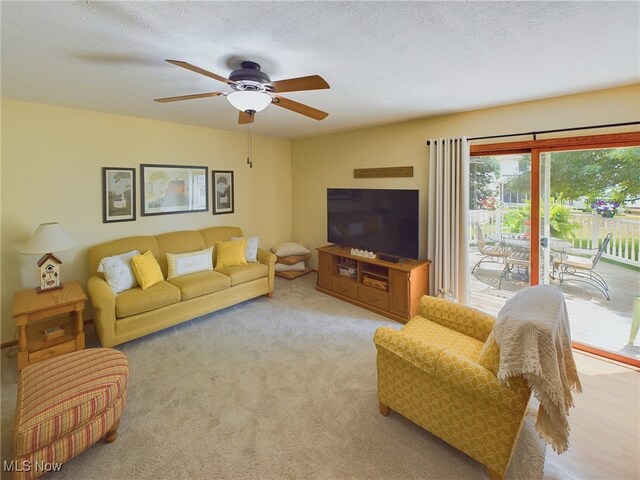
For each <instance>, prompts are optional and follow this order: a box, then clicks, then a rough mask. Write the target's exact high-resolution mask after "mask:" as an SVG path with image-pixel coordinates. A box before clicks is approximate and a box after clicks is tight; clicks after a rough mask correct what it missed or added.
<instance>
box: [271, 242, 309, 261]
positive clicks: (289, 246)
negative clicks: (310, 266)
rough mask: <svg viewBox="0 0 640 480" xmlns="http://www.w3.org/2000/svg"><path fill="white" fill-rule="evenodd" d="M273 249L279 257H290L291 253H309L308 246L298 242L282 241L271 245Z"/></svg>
mask: <svg viewBox="0 0 640 480" xmlns="http://www.w3.org/2000/svg"><path fill="white" fill-rule="evenodd" d="M271 251H272V252H273V253H275V254H276V255H277V256H279V257H288V256H289V255H306V254H307V253H309V250H307V247H305V246H304V245H301V244H299V243H296V242H282V243H278V244H276V245H274V246H273V247H271Z"/></svg>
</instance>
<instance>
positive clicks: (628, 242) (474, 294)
mask: <svg viewBox="0 0 640 480" xmlns="http://www.w3.org/2000/svg"><path fill="white" fill-rule="evenodd" d="M639 145H640V134H638V133H630V134H612V135H597V136H587V137H572V138H563V139H554V140H533V141H527V142H510V143H503V144H491V145H479V146H475V145H472V146H471V160H470V161H471V164H470V169H469V170H470V182H469V183H470V202H469V218H470V226H469V231H470V239H469V250H468V251H469V267H470V268H469V275H470V303H471V305H473V306H475V307H476V308H479V309H481V310H484V311H486V312H488V313H491V314H494V315H495V314H497V313H498V311H499V310H500V309H501V308H502V306H503V305H504V302H505V301H506V300H508V299H509V298H511V297H512V296H513V295H514V294H515V293H516V292H518V291H520V290H521V289H522V288H525V287H526V286H529V285H537V284H549V285H554V286H556V287H558V288H559V289H561V290H562V292H563V294H564V297H565V300H566V302H567V308H568V311H569V318H570V322H571V329H572V338H573V340H574V346H575V347H576V348H580V349H583V350H587V351H591V352H593V353H597V354H599V355H603V356H606V357H609V358H613V359H616V360H620V361H624V362H626V363H631V364H634V365H638V366H640V332H639V331H638V330H640V259H639V255H640V253H639V251H640V146H639Z"/></svg>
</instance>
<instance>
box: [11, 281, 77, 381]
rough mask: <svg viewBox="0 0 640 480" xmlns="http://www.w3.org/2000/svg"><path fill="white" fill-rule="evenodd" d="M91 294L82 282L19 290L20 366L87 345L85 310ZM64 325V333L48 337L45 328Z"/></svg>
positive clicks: (16, 310)
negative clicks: (42, 290) (85, 290)
mask: <svg viewBox="0 0 640 480" xmlns="http://www.w3.org/2000/svg"><path fill="white" fill-rule="evenodd" d="M86 300H87V296H86V295H85V293H84V290H82V287H81V286H80V284H79V283H78V282H67V283H65V284H64V285H63V288H62V289H59V290H53V291H51V292H45V293H37V292H36V290H35V288H32V289H30V290H23V291H20V292H16V293H15V295H14V297H13V316H14V318H15V319H16V323H17V324H18V369H19V370H22V369H23V368H24V367H26V366H27V365H29V364H32V363H36V362H39V361H41V360H45V359H47V358H51V357H54V356H56V355H61V354H63V353H69V352H74V351H76V350H82V349H83V348H84V329H83V323H82V311H83V310H84V302H85V301H86ZM52 327H62V328H63V329H64V334H63V335H62V336H59V337H57V338H52V339H50V340H45V338H44V332H45V330H47V329H49V328H52Z"/></svg>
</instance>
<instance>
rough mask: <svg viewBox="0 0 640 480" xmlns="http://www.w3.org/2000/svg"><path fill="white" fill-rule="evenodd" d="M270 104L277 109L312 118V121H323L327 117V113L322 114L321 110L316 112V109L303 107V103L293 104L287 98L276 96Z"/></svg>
mask: <svg viewBox="0 0 640 480" xmlns="http://www.w3.org/2000/svg"><path fill="white" fill-rule="evenodd" d="M271 103H273V104H274V105H277V106H278V107H282V108H286V109H287V110H291V111H292V112H296V113H300V114H302V115H306V116H307V117H310V118H313V119H314V120H323V119H325V118H327V117H328V116H329V114H328V113H327V112H323V111H322V110H318V109H317V108H313V107H310V106H309V105H305V104H303V103H298V102H294V101H293V100H289V99H288V98H284V97H280V96H278V95H276V96H275V97H274V98H273V100H272V101H271Z"/></svg>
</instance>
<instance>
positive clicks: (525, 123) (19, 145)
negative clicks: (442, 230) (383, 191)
mask: <svg viewBox="0 0 640 480" xmlns="http://www.w3.org/2000/svg"><path fill="white" fill-rule="evenodd" d="M1 108H2V115H1V122H2V123H1V126H2V136H1V157H0V162H1V164H0V165H1V170H2V172H1V176H0V182H1V184H0V185H1V187H2V191H1V195H0V205H1V207H2V209H1V221H0V241H1V246H0V250H1V255H0V272H1V276H0V283H1V285H0V288H1V296H0V300H1V303H2V305H1V307H2V308H1V315H2V318H1V327H2V328H1V339H0V340H1V342H2V343H5V342H8V341H10V340H12V339H13V336H14V332H15V322H14V320H13V318H12V317H11V304H12V297H13V292H14V291H16V290H20V289H24V288H31V287H33V286H35V285H36V284H37V272H36V267H35V262H36V260H37V256H33V255H21V254H20V253H19V246H20V245H21V244H22V243H23V242H25V241H26V240H27V238H28V237H29V235H30V234H31V233H32V232H33V231H34V230H35V229H36V227H37V226H38V225H39V224H40V223H43V222H47V221H59V222H61V223H62V224H63V225H64V226H65V227H66V228H67V229H68V230H69V231H70V233H71V234H72V235H73V236H74V238H75V239H76V240H77V241H78V243H79V246H78V247H77V248H75V249H73V250H69V251H66V252H60V254H59V256H60V258H61V259H62V260H63V262H64V265H63V266H62V276H63V280H64V279H79V280H80V281H81V282H83V283H84V282H86V279H87V277H88V271H87V270H88V266H87V258H86V257H87V248H88V247H89V246H91V245H94V244H97V243H100V242H103V241H106V240H109V239H113V238H118V237H123V236H127V235H138V234H157V233H161V232H166V231H171V230H177V229H191V228H201V227H206V226H211V225H229V224H230V225H238V226H240V227H242V229H243V230H244V231H245V233H246V234H255V235H260V236H261V237H262V244H263V246H266V247H269V246H271V245H272V244H274V243H276V242H278V241H283V240H289V239H291V238H293V239H294V240H297V241H299V242H302V243H304V244H305V245H307V246H308V247H310V248H311V249H313V248H315V247H317V246H319V245H323V244H325V243H326V189H327V188H328V187H361V188H407V189H408V188H413V189H419V190H420V208H421V212H422V214H423V217H424V216H425V212H426V191H427V185H426V176H427V166H426V163H427V149H426V147H425V142H426V140H427V139H429V138H434V137H440V136H460V135H467V136H482V135H495V134H500V133H512V132H520V131H531V130H545V129H553V128H564V127H575V126H583V125H594V124H603V123H618V122H626V121H637V120H638V119H639V118H640V85H632V86H628V87H621V88H616V89H609V90H601V91H596V92H590V93H585V94H580V95H571V96H566V97H558V98H553V99H548V100H540V101H535V102H526V103H520V104H515V105H507V106H502V107H496V108H490V109H484V110H477V111H471V112H465V113H460V114H453V115H446V116H441V117H434V118H428V119H423V120H417V121H411V122H405V123H398V124H393V125H386V126H381V127H373V128H367V129H360V130H353V131H349V132H343V133H336V134H331V135H323V136H317V137H311V138H306V139H299V140H293V141H289V140H285V139H276V138H268V137H255V138H254V160H255V161H254V168H253V169H249V168H248V167H247V166H246V163H245V162H246V137H245V134H244V133H233V132H223V131H218V130H211V129H206V128H199V127H191V126H185V125H177V124H169V123H163V122H155V121H150V120H143V119H137V118H131V117H123V116H116V115H107V114H101V113H95V112H86V111H79V110H71V109H65V108H60V107H52V106H45V105H38V104H32V103H25V102H19V101H14V100H3V101H2V104H1ZM617 130H618V131H621V130H631V128H622V129H617ZM636 130H637V128H636ZM612 131H614V130H593V131H591V132H582V133H609V132H612ZM546 138H549V137H548V136H547V137H546ZM509 140H513V139H509ZM141 163H160V164H181V165H206V166H208V167H209V168H210V169H212V168H216V169H221V170H233V171H234V172H235V186H236V196H235V203H236V205H235V210H236V213H234V214H231V215H221V216H214V215H211V213H210V212H208V213H192V214H180V215H163V216H157V217H140V216H139V211H140V207H139V205H138V218H137V221H135V222H123V223H114V224H103V223H102V212H101V208H102V205H101V188H102V187H101V170H100V169H101V167H103V166H115V167H137V168H138V171H137V175H138V189H139V175H140V172H139V165H140V164H141ZM404 165H410V166H413V167H414V177H413V178H400V179H354V178H353V169H354V168H365V167H388V166H404ZM137 200H138V203H139V191H138V195H137ZM425 222H426V220H425V219H424V218H422V220H421V224H420V232H421V238H420V243H421V250H420V255H421V256H422V257H424V256H425V254H426V245H425V243H426V240H425V238H424V231H425V230H426V228H425ZM311 263H312V265H313V266H315V265H316V257H315V255H314V257H313V259H312V262H311Z"/></svg>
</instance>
